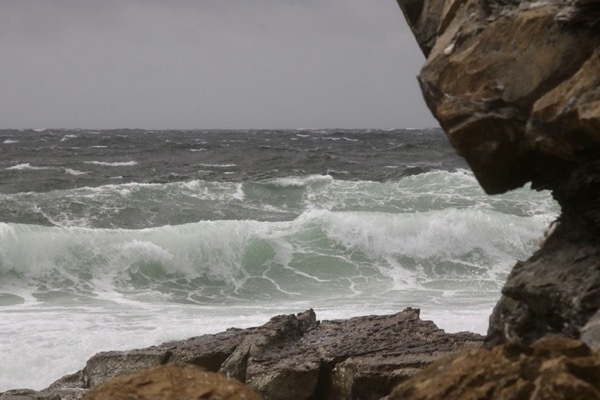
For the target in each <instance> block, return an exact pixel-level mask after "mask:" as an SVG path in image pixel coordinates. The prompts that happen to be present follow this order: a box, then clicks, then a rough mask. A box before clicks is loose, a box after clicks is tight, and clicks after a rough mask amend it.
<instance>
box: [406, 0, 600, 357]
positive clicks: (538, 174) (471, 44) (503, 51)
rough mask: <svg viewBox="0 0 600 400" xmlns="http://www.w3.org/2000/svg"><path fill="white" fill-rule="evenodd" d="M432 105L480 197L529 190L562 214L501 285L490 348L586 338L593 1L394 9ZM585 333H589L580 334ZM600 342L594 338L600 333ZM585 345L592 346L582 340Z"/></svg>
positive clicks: (596, 39) (591, 300)
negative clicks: (416, 47)
mask: <svg viewBox="0 0 600 400" xmlns="http://www.w3.org/2000/svg"><path fill="white" fill-rule="evenodd" d="M398 3H399V5H400V7H401V9H402V11H403V12H404V14H405V16H406V19H407V21H408V23H409V25H410V27H411V29H412V31H413V33H414V35H415V38H416V39H417V41H418V42H419V44H420V46H421V49H423V53H424V54H425V55H426V56H427V60H426V62H425V64H424V66H423V68H422V70H421V72H420V75H419V78H418V79H419V83H420V85H421V89H422V92H423V95H424V97H425V100H426V103H427V105H428V107H429V108H430V109H431V111H432V113H433V114H434V116H435V117H436V118H437V119H438V121H439V122H440V125H441V126H442V127H443V128H444V131H445V132H446V133H447V135H448V138H449V140H450V142H451V144H452V145H453V146H454V148H455V149H456V150H457V152H458V153H459V154H461V155H462V156H463V157H465V159H466V161H467V162H468V163H469V165H470V166H471V168H472V169H473V172H474V174H475V176H476V177H477V179H478V181H479V183H480V184H481V186H482V187H483V188H484V189H485V190H486V192H488V193H491V194H494V193H502V192H505V191H507V190H511V189H514V188H517V187H520V186H522V185H523V184H525V183H527V182H531V184H532V187H533V188H534V189H550V190H551V191H552V195H553V196H554V198H555V199H556V200H557V201H558V203H559V204H560V206H561V209H562V212H561V216H560V217H559V219H558V223H557V224H555V227H556V229H555V231H554V233H553V234H552V235H550V236H549V237H548V238H547V239H546V240H545V242H544V244H543V246H542V247H541V248H540V249H539V250H538V251H537V252H536V254H534V255H533V257H531V258H530V259H529V260H527V261H525V262H519V263H517V265H516V266H515V267H514V269H513V271H512V272H511V274H510V275H509V277H508V281H507V283H506V285H505V287H504V288H503V290H502V298H501V300H500V301H499V303H498V304H497V306H496V308H495V309H494V312H493V314H492V317H491V319H490V328H489V331H488V338H487V340H486V343H487V345H489V346H491V345H494V344H498V343H503V342H518V343H532V342H533V341H535V340H537V339H539V338H541V337H543V336H545V335H547V334H559V335H562V336H566V337H570V338H578V337H580V335H581V333H582V329H583V328H584V327H586V326H587V328H586V331H585V332H586V337H588V338H590V337H592V336H593V335H594V333H593V332H594V330H595V329H598V328H596V327H597V326H600V324H592V323H591V322H590V319H591V318H592V316H593V315H595V313H596V312H597V311H598V309H599V307H600V289H599V288H600V273H599V271H600V253H599V252H598V249H599V248H600V74H598V71H600V31H599V29H598V28H599V27H600V0H573V1H564V2H561V1H536V2H534V1H517V0H514V1H513V0H449V1H442V0H423V1H414V0H398ZM588 323H589V324H588ZM598 335H599V336H600V332H599V333H598ZM590 341H591V339H590Z"/></svg>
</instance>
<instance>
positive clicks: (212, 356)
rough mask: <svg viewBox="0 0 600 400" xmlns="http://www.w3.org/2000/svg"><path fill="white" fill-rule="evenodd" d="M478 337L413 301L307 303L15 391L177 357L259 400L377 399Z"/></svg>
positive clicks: (81, 384)
mask: <svg viewBox="0 0 600 400" xmlns="http://www.w3.org/2000/svg"><path fill="white" fill-rule="evenodd" d="M482 341H483V337H482V336H481V335H477V334H474V333H468V332H464V333H455V334H447V333H445V332H444V331H443V330H441V329H439V328H438V327H437V326H436V325H435V324H434V323H433V322H431V321H422V320H421V319H420V318H419V310H417V309H411V308H408V309H406V310H404V311H402V312H399V313H397V314H393V315H385V316H366V317H356V318H351V319H347V320H332V321H317V319H316V315H315V313H314V312H313V310H308V311H305V312H303V313H300V314H296V315H293V314H290V315H280V316H276V317H273V318H272V319H271V320H270V321H269V322H267V323H266V324H265V325H262V326H260V327H255V328H248V329H229V330H227V331H225V332H222V333H218V334H214V335H204V336H199V337H195V338H190V339H187V340H182V341H175V342H168V343H164V344H162V345H159V346H152V347H148V348H145V349H137V350H131V351H111V352H103V353H99V354H96V355H95V356H93V357H92V358H90V359H89V360H88V362H87V364H86V366H85V367H84V368H83V369H82V370H80V371H78V372H76V373H75V374H72V375H67V376H65V377H63V378H61V379H59V380H58V381H56V382H54V383H53V384H52V385H51V386H50V387H49V388H48V389H46V390H44V391H41V392H33V391H25V392H22V395H23V397H20V398H19V399H20V400H34V399H38V398H39V399H42V398H44V399H50V398H51V397H39V396H52V395H53V394H57V393H70V394H73V397H69V398H68V399H75V398H79V397H81V396H82V395H83V393H85V392H86V390H88V389H92V388H95V387H98V385H100V384H102V383H104V382H107V381H109V380H111V379H114V378H116V377H118V376H123V375H129V374H132V373H136V372H138V371H141V370H147V369H149V368H155V367H158V366H161V365H181V364H192V365H196V366H200V367H202V368H204V369H205V370H207V371H212V372H220V373H222V374H223V375H224V376H228V377H232V378H236V379H238V380H239V381H241V382H243V383H245V384H246V385H247V386H248V387H249V388H250V389H252V390H254V391H255V392H256V393H258V394H259V395H261V396H263V397H264V398H265V399H266V400H276V399H282V400H283V399H285V400H295V399H303V400H304V399H323V400H325V399H380V398H382V397H384V396H385V395H387V394H388V393H389V392H390V391H391V390H392V388H393V387H394V386H396V385H397V384H399V383H400V382H402V381H403V380H406V379H407V378H408V377H410V376H412V375H413V374H414V373H415V372H417V371H419V370H421V369H422V368H423V367H425V366H426V365H428V364H429V363H431V362H432V361H434V360H436V359H438V358H439V357H442V356H445V355H449V354H453V353H455V352H457V351H460V350H464V349H470V348H476V347H480V346H481V344H482ZM13 392H14V391H13ZM13 392H6V393H3V394H0V400H8V399H13V398H14V397H8V396H14V395H15V394H14V393H13ZM35 396H38V397H35ZM64 398H66V397H64Z"/></svg>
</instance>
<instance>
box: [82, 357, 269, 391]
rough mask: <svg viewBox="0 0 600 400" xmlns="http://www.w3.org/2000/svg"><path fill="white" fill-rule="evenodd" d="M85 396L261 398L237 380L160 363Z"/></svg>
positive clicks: (113, 381)
mask: <svg viewBox="0 0 600 400" xmlns="http://www.w3.org/2000/svg"><path fill="white" fill-rule="evenodd" d="M83 399H84V400H131V399H136V400H156V399H161V400H198V399H203V400H261V397H260V396H258V395H257V394H256V393H254V392H252V391H251V390H250V389H248V388H247V387H246V386H244V385H243V384H241V383H240V382H239V381H237V380H235V379H233V378H228V377H226V376H223V375H221V374H217V373H214V372H207V371H205V370H203V369H202V368H199V367H196V366H193V365H191V364H187V365H163V366H160V367H156V368H152V369H149V370H143V371H139V372H136V373H134V374H130V375H124V376H120V377H118V378H115V379H112V380H109V381H107V382H104V383H102V384H100V385H98V386H96V387H95V388H94V389H92V390H90V391H89V392H88V393H87V394H86V395H85V396H84V397H83Z"/></svg>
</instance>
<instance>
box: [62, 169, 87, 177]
mask: <svg viewBox="0 0 600 400" xmlns="http://www.w3.org/2000/svg"><path fill="white" fill-rule="evenodd" d="M65 173H66V174H68V175H75V176H77V175H85V174H87V172H84V171H77V170H76V169H71V168H65Z"/></svg>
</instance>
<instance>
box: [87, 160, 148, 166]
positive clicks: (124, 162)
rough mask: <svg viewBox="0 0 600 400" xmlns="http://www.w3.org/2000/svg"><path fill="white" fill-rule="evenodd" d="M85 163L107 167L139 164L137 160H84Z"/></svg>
mask: <svg viewBox="0 0 600 400" xmlns="http://www.w3.org/2000/svg"><path fill="white" fill-rule="evenodd" d="M83 163H84V164H90V165H102V166H105V167H133V166H134V165H137V161H117V162H106V161H84V162H83Z"/></svg>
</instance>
